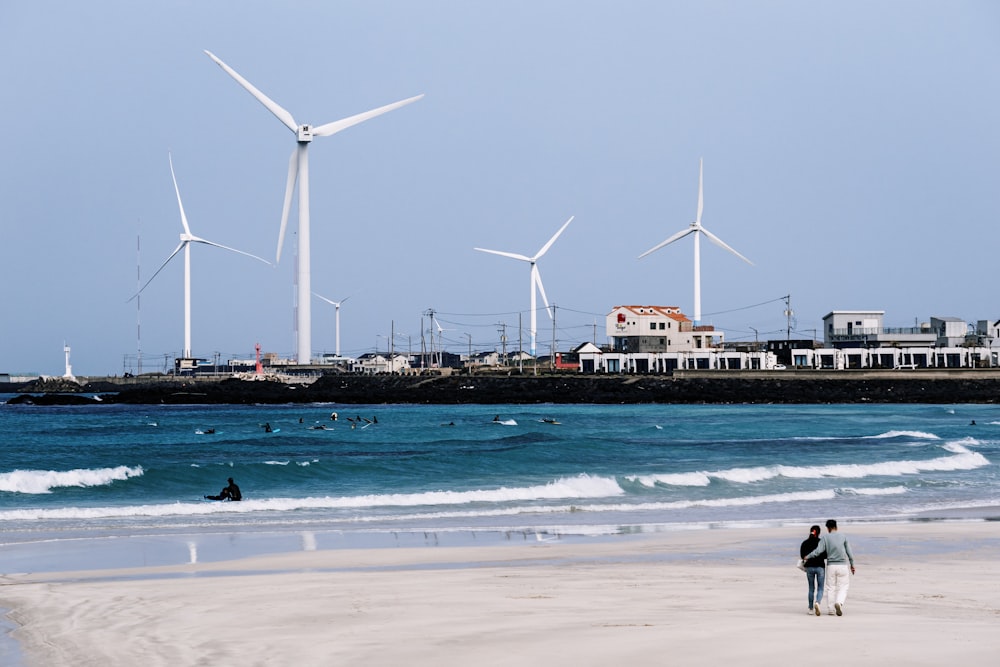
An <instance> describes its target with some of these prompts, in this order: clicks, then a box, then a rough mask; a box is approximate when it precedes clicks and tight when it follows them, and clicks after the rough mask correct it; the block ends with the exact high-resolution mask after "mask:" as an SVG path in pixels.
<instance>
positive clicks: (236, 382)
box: [7, 369, 1000, 405]
mask: <svg viewBox="0 0 1000 667" xmlns="http://www.w3.org/2000/svg"><path fill="white" fill-rule="evenodd" d="M10 389H11V391H12V392H13V393H16V395H15V396H14V397H12V398H11V399H10V400H8V401H7V403H8V404H10V405H118V404H127V405H161V404H162V405H213V404H219V405H221V404H229V405H250V404H272V405H273V404H309V403H323V404H345V405H363V404H370V405H381V404H399V405H421V404H423V405H430V404H435V405H454V404H479V405H532V404H542V403H552V404H592V405H598V404H603V405H615V404H632V405H638V404H719V405H726V404H799V405H801V404H849V403H888V404H893V403H895V404H904V403H908V404H932V405H933V404H942V405H947V404H960V403H968V404H976V403H979V404H992V403H996V402H997V401H998V400H1000V398H998V397H1000V370H996V371H995V372H993V371H984V370H977V369H967V370H956V371H941V370H928V371H860V370H859V371H837V372H825V371H809V370H804V371H796V370H788V371H768V372H750V371H701V372H697V371H684V372H682V373H681V372H679V373H676V374H675V375H673V376H670V375H591V374H587V375H583V374H579V373H573V374H548V375H538V376H530V375H521V376H510V377H508V376H497V375H486V374H481V375H460V374H452V375H436V374H435V375H430V374H428V375H343V374H329V375H322V376H319V377H313V378H310V379H309V380H308V381H306V380H302V381H297V380H294V379H290V380H289V381H288V382H282V381H277V380H267V379H265V380H243V379H235V378H214V377H211V378H204V377H177V378H143V379H138V378H130V379H128V380H116V381H114V382H111V381H108V380H107V379H104V380H103V381H94V382H88V383H86V384H82V385H81V384H76V383H68V382H66V381H49V382H42V381H39V382H36V383H29V384H26V385H23V386H20V387H19V388H17V389H15V388H14V387H11V388H10Z"/></svg>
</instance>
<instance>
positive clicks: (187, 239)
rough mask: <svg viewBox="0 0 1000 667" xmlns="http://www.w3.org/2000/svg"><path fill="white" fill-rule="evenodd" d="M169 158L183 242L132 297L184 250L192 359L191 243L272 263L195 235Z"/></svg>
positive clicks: (186, 340)
mask: <svg viewBox="0 0 1000 667" xmlns="http://www.w3.org/2000/svg"><path fill="white" fill-rule="evenodd" d="M167 160H169V162H170V177H171V178H172V179H173V181H174V192H176V193H177V208H178V209H180V212H181V224H182V225H183V226H184V231H183V232H181V242H180V244H178V246H177V247H176V248H174V251H173V252H172V253H170V256H169V257H167V258H166V259H165V260H164V261H163V264H160V268H158V269H157V270H156V272H155V273H153V275H152V276H150V277H149V280H147V281H146V284H145V285H143V286H142V287H141V288H140V289H139V291H138V292H136V293H135V294H134V295H133V296H132V299H135V298H136V297H138V296H139V295H140V294H141V293H142V291H143V290H144V289H146V287H147V286H148V285H149V283H151V282H153V278H156V276H158V275H159V274H160V271H162V270H163V267H165V266H166V265H167V264H168V263H169V262H170V260H172V259H173V258H174V256H175V255H176V254H177V253H179V252H180V251H181V250H183V251H184V354H183V358H185V359H190V358H191V244H192V243H204V244H205V245H210V246H215V247H216V248H222V249H223V250H230V251H232V252H238V253H239V254H241V255H246V256H247V257H253V258H254V259H256V260H258V261H260V262H264V263H265V264H268V265H270V262H268V261H267V260H266V259H261V258H260V257H258V256H257V255H251V254H250V253H248V252H243V251H242V250H237V249H236V248H230V247H229V246H226V245H222V244H221V243H215V242H214V241H208V240H206V239H203V238H200V237H198V236H195V235H194V234H192V233H191V227H190V226H189V225H188V219H187V216H186V215H185V214H184V203H183V202H182V201H181V191H180V188H178V187H177V176H175V175H174V159H173V157H172V156H171V155H170V154H169V153H167ZM132 299H129V301H131V300H132Z"/></svg>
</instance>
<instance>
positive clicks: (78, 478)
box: [0, 466, 143, 493]
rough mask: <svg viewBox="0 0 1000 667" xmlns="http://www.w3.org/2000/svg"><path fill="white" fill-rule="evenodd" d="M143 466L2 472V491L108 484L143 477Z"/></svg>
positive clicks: (34, 491) (36, 490) (0, 486)
mask: <svg viewBox="0 0 1000 667" xmlns="http://www.w3.org/2000/svg"><path fill="white" fill-rule="evenodd" d="M142 474H143V470H142V468H141V467H139V466H137V467H135V468H129V467H127V466H118V467H116V468H97V469H78V470H63V471H60V470H14V471H13V472H5V473H0V491H9V492H13V493H52V489H55V488H59V487H67V486H79V487H84V486H105V485H107V484H111V483H112V482H117V481H121V480H126V479H128V478H129V477H140V476H142Z"/></svg>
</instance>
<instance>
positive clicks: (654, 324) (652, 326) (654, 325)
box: [649, 322, 656, 331]
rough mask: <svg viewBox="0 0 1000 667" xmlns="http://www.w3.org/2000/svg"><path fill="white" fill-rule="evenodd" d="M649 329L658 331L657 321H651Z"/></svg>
mask: <svg viewBox="0 0 1000 667" xmlns="http://www.w3.org/2000/svg"><path fill="white" fill-rule="evenodd" d="M649 330H650V331H656V322H650V323H649Z"/></svg>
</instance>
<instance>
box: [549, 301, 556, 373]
mask: <svg viewBox="0 0 1000 667" xmlns="http://www.w3.org/2000/svg"><path fill="white" fill-rule="evenodd" d="M555 369H556V304H554V303H553V304H552V350H551V351H550V352H549V370H552V371H555Z"/></svg>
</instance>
